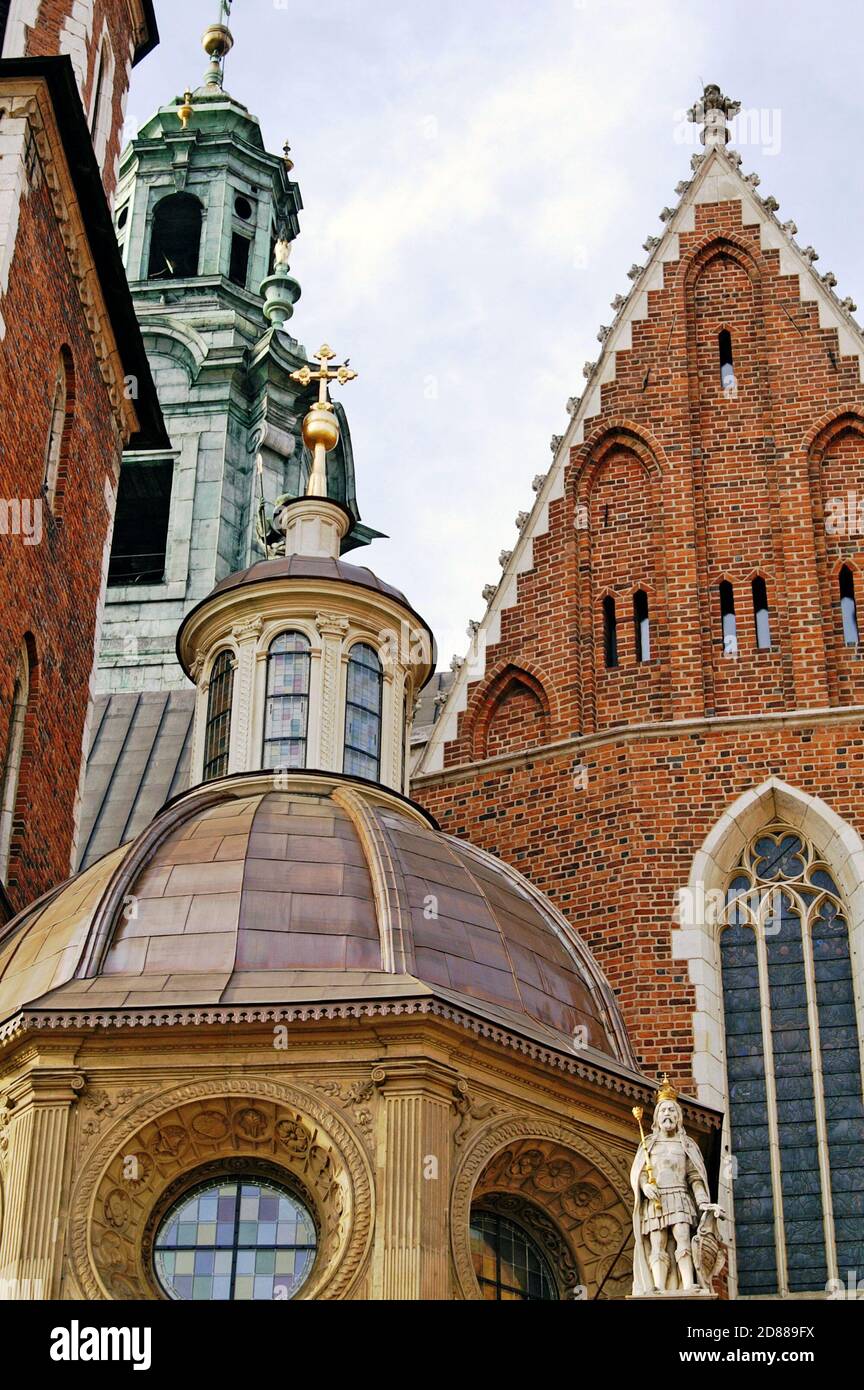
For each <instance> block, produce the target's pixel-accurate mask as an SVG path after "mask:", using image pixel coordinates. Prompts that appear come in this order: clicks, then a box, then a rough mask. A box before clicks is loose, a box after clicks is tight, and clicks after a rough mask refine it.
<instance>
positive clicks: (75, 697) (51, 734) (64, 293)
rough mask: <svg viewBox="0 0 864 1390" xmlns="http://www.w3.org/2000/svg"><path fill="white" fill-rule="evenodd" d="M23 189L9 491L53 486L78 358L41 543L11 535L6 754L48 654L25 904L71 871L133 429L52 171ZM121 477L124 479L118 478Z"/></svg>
mask: <svg viewBox="0 0 864 1390" xmlns="http://www.w3.org/2000/svg"><path fill="white" fill-rule="evenodd" d="M36 185H37V186H31V187H30V189H29V192H28V193H27V195H26V197H24V198H23V199H22V201H21V205H20V216H19V223H18V233H17V241H16V245H15V256H14V259H13V262H12V268H11V274H10V278H9V288H8V292H7V294H6V296H5V298H4V301H3V316H4V320H5V324H6V335H5V338H4V339H3V340H2V343H0V400H2V410H0V498H2V499H3V501H4V507H5V506H6V504H8V502H9V501H10V500H11V501H18V502H19V503H25V504H26V503H27V502H30V503H31V504H32V502H33V501H34V500H35V499H37V498H38V497H39V493H40V488H41V486H42V481H43V475H44V468H45V453H46V442H47V439H48V434H49V426H50V417H51V407H52V400H53V395H54V385H55V381H56V377H57V370H58V365H59V362H60V354H61V347H62V346H64V345H65V346H66V347H67V348H68V351H69V354H70V356H71V361H72V364H73V368H72V370H73V380H74V389H73V392H72V393H71V394H74V403H72V404H71V409H70V411H69V418H68V420H67V426H66V431H65V440H64V448H63V452H62V456H61V461H60V470H59V481H58V501H57V505H56V508H55V514H54V515H52V514H51V512H50V511H49V509H48V507H47V505H45V506H44V507H43V520H42V537H41V541H40V543H39V544H34V545H26V544H24V538H23V537H22V536H20V535H13V534H5V535H0V556H2V564H0V612H2V613H3V615H4V621H3V623H2V625H0V760H2V758H3V756H4V755H5V750H6V747H7V740H8V733H9V717H10V712H11V699H12V686H13V682H14V675H15V669H16V664H17V660H18V654H19V652H20V650H21V646H22V642H24V641H25V639H26V641H27V644H28V646H29V648H30V651H31V658H32V659H33V660H34V661H35V665H34V670H33V675H32V677H31V699H30V705H29V710H28V718H27V724H26V727H25V748H24V758H23V763H22V771H21V780H20V784H19V795H18V801H17V805H16V813H15V828H14V832H13V841H12V853H11V859H10V866H9V874H8V883H7V887H8V890H9V895H10V897H11V899H12V901H13V903H14V904H15V906H16V907H21V906H23V905H24V904H26V903H27V902H29V901H30V900H31V899H32V898H34V897H35V896H36V895H37V894H38V893H41V892H43V891H44V890H45V889H47V888H48V887H50V886H51V885H52V884H54V883H56V882H57V881H58V880H60V879H63V878H65V877H66V876H67V874H68V872H69V864H70V855H71V850H72V839H73V826H74V813H75V799H76V793H77V788H78V777H79V766H80V760H81V745H82V739H83V733H84V723H85V718H86V711H87V703H88V690H89V681H90V674H91V669H92V666H93V659H94V641H95V633H96V616H97V608H98V598H99V591H100V584H101V578H102V559H103V550H104V547H105V544H106V540H107V537H108V532H109V523H110V518H109V512H108V508H107V507H106V501H105V487H106V482H108V481H109V480H113V469H114V468H115V467H116V466H118V465H119V450H120V441H119V436H118V432H117V427H116V424H115V422H114V418H113V415H112V411H111V407H110V403H109V399H108V392H107V387H106V385H105V382H104V380H103V378H102V376H101V374H100V371H99V367H98V363H97V360H96V356H95V352H94V348H93V344H92V340H91V338H90V334H89V332H88V330H87V327H86V324H85V320H84V311H83V309H82V306H81V303H80V300H79V298H78V292H77V288H76V285H75V282H74V279H73V277H72V273H71V270H70V267H69V261H68V258H67V254H66V251H65V249H64V247H63V244H62V241H61V239H60V234H59V230H58V227H57V221H56V217H55V214H54V210H53V207H52V203H51V200H50V196H49V191H48V188H47V184H46V182H45V180H44V178H38V177H37V180H36ZM109 485H111V484H110V483H109Z"/></svg>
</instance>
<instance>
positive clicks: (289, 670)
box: [262, 632, 312, 771]
mask: <svg viewBox="0 0 864 1390" xmlns="http://www.w3.org/2000/svg"><path fill="white" fill-rule="evenodd" d="M311 650H312V648H311V643H310V641H309V638H308V637H304V635H303V633H302V632H282V633H280V634H279V636H278V637H275V638H274V639H273V641H272V642H271V643H270V650H269V652H268V653H267V707H266V710H265V714H264V756H263V759H262V766H263V767H265V768H269V769H270V770H271V771H272V770H273V769H274V768H289V767H305V766H306V731H307V727H308V723H309V674H310V669H311V656H310V653H311Z"/></svg>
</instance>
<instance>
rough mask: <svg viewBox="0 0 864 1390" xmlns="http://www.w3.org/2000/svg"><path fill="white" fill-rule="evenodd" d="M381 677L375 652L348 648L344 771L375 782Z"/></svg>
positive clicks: (378, 759)
mask: <svg viewBox="0 0 864 1390" xmlns="http://www.w3.org/2000/svg"><path fill="white" fill-rule="evenodd" d="M383 688H384V677H383V674H382V671H381V662H380V661H379V660H378V655H377V653H376V652H375V650H374V648H372V647H369V646H367V645H366V644H365V643H363V642H360V643H358V645H357V646H356V647H352V648H351V657H350V659H349V662H348V695H347V701H346V705H345V758H344V762H343V769H342V770H343V771H344V772H347V773H349V774H350V775H351V776H352V777H367V778H368V779H369V780H370V781H372V782H377V781H378V777H379V774H380V771H381V700H382V692H383Z"/></svg>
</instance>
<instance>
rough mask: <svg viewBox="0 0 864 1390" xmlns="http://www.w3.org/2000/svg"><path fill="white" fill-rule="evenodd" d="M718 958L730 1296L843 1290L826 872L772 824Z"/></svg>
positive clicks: (854, 1170) (848, 973)
mask: <svg viewBox="0 0 864 1390" xmlns="http://www.w3.org/2000/svg"><path fill="white" fill-rule="evenodd" d="M720 959H721V965H722V978H723V1008H724V1017H725V1031H726V1074H727V1082H728V1091H729V1121H730V1127H731V1144H730V1149H731V1153H732V1155H733V1158H734V1162H735V1168H734V1170H733V1173H732V1179H733V1180H732V1184H731V1187H732V1193H733V1198H734V1206H735V1210H734V1218H735V1241H736V1251H737V1266H738V1292H739V1294H771V1293H778V1292H779V1293H780V1294H781V1296H784V1295H785V1294H786V1293H787V1292H789V1293H804V1292H816V1293H818V1292H824V1290H825V1287H826V1284H827V1283H828V1281H829V1280H832V1279H838V1278H839V1279H840V1280H841V1281H842V1283H843V1287H844V1288H845V1287H846V1278H847V1274H848V1272H849V1271H850V1270H851V1269H859V1270H860V1266H861V1252H862V1248H864V1166H862V1164H861V1162H860V1154H861V1151H862V1150H861V1146H862V1144H864V1105H862V1097H861V1055H860V1047H859V1038H858V1029H857V1025H856V1014H855V997H854V989H853V979H852V964H851V959H850V951H849V931H848V926H847V914H846V908H845V905H844V903H843V901H842V898H841V896H840V893H839V891H838V889H837V885H836V883H835V881H834V878H833V877H832V875H831V872H830V870H829V868H828V866H827V864H825V863H824V861H823V860H822V859H821V857H820V855H819V853H818V852H817V850H816V849H815V847H814V846H813V845H812V844H811V843H810V842H809V841H808V840H806V839H805V838H804V837H803V836H802V835H801V834H800V833H799V832H798V831H797V830H795V829H793V828H791V827H789V826H786V825H783V824H772V825H770V826H768V827H766V828H765V829H764V830H761V831H760V832H759V833H758V834H757V835H756V836H755V837H754V838H753V839H752V840H751V841H750V843H749V844H748V845H747V847H746V849H745V851H744V853H743V854H742V855H741V858H740V859H739V862H738V865H737V867H736V869H735V870H734V872H733V874H732V877H731V879H730V880H729V884H728V903H727V909H726V925H725V927H724V929H723V931H722V934H721V938H720ZM856 1277H857V1276H856Z"/></svg>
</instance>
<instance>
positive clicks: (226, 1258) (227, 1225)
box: [153, 1178, 317, 1302]
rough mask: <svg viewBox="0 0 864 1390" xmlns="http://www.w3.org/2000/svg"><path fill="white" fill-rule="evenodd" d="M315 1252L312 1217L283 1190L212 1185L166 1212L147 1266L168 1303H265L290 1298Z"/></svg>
mask: <svg viewBox="0 0 864 1390" xmlns="http://www.w3.org/2000/svg"><path fill="white" fill-rule="evenodd" d="M316 1245H317V1236H316V1231H315V1225H314V1222H313V1220H312V1217H311V1216H310V1214H309V1212H308V1211H307V1210H306V1208H305V1207H304V1206H303V1205H302V1203H301V1202H299V1201H298V1200H297V1198H296V1197H294V1196H292V1194H291V1193H290V1192H288V1190H287V1189H286V1188H282V1187H279V1186H278V1185H277V1184H276V1183H273V1182H269V1181H263V1180H259V1179H257V1178H246V1179H240V1178H226V1179H216V1180H214V1181H211V1182H207V1183H203V1184H202V1185H201V1186H200V1187H196V1188H195V1189H194V1190H193V1191H192V1192H190V1193H187V1194H186V1196H185V1197H183V1198H182V1199H181V1200H180V1201H179V1202H177V1204H176V1205H175V1206H174V1207H172V1208H171V1210H170V1211H169V1213H168V1215H167V1216H166V1218H165V1220H164V1221H163V1222H162V1224H161V1226H160V1227H159V1231H158V1233H157V1236H156V1242H155V1248H154V1258H153V1264H154V1269H155V1273H156V1278H157V1279H158V1281H159V1284H160V1286H161V1288H162V1289H163V1290H164V1291H165V1293H166V1294H167V1295H168V1297H169V1298H173V1299H181V1300H187V1299H188V1300H193V1301H196V1302H197V1301H206V1300H210V1301H219V1300H251V1299H256V1300H267V1301H270V1302H272V1301H273V1300H278V1299H288V1298H293V1296H294V1295H295V1294H296V1293H297V1291H298V1289H299V1288H300V1286H301V1285H302V1284H303V1283H304V1281H305V1280H306V1279H307V1278H308V1277H309V1273H310V1271H311V1269H312V1265H313V1263H314V1261H315V1249H316Z"/></svg>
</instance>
